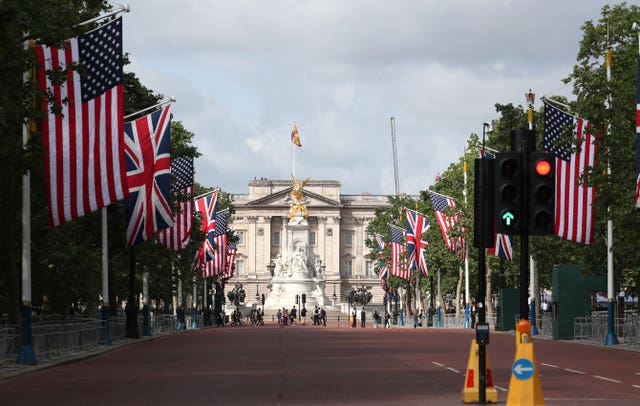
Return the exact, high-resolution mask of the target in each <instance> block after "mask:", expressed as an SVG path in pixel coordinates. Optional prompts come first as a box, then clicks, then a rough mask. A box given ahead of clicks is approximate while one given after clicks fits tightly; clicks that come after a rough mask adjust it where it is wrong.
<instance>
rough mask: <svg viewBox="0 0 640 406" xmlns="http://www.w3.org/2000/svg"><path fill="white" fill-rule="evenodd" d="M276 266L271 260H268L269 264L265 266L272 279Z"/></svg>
mask: <svg viewBox="0 0 640 406" xmlns="http://www.w3.org/2000/svg"><path fill="white" fill-rule="evenodd" d="M275 267H276V265H275V264H274V262H273V259H271V260H269V263H268V264H267V269H268V270H269V274H271V276H272V277H273V270H274V269H275Z"/></svg>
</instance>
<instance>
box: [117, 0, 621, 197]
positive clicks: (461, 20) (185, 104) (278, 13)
mask: <svg viewBox="0 0 640 406" xmlns="http://www.w3.org/2000/svg"><path fill="white" fill-rule="evenodd" d="M605 3H610V4H616V3H618V2H607V1H595V0H562V1H558V0H536V1H532V0H528V1H523V0H522V1H521V0H449V1H442V0H422V1H418V0H413V1H412V0H393V1H391V0H388V1H383V0H379V1H374V0H369V1H365V0H307V1H303V0H298V1H295V0H185V1H175V0H171V1H169V0H131V1H130V2H129V5H130V7H131V12H130V13H128V14H125V16H124V27H125V32H124V49H125V52H128V53H129V55H130V58H131V61H132V63H131V64H130V65H129V66H127V67H126V68H125V69H126V70H128V71H132V72H135V73H136V74H137V75H138V77H139V78H140V80H141V81H142V83H143V84H144V85H145V86H147V87H148V88H150V89H152V90H154V91H156V92H158V93H161V94H164V95H165V96H173V97H175V98H176V99H177V102H176V103H174V104H173V106H172V111H173V113H174V119H175V120H179V121H181V122H182V123H183V124H184V126H185V128H187V129H188V130H189V131H191V132H193V133H194V134H195V138H194V140H195V144H196V145H197V147H198V149H199V151H200V152H201V153H202V157H200V158H199V159H197V160H196V171H197V173H196V180H197V181H198V182H199V183H201V184H203V185H204V186H218V187H221V188H222V189H223V190H226V191H229V192H232V193H247V192H248V182H249V181H250V180H251V179H254V178H261V177H265V178H270V179H289V178H290V176H291V172H292V169H293V168H292V166H293V165H292V161H293V159H292V156H293V147H292V145H293V144H292V143H291V141H290V134H291V129H292V126H293V123H294V121H296V122H297V125H298V129H299V131H300V138H301V141H302V147H301V148H297V149H296V151H295V172H296V175H297V177H299V178H303V177H304V178H306V177H311V178H312V179H315V180H339V181H340V182H341V184H342V193H343V194H360V193H362V192H370V193H373V194H393V193H394V191H395V185H394V172H393V154H392V144H391V120H390V118H391V117H392V116H393V117H394V118H395V128H396V137H397V156H398V164H399V165H398V166H399V175H400V190H401V191H402V192H406V193H409V194H416V193H417V192H418V191H419V190H424V189H426V188H427V187H428V186H429V185H431V184H432V183H433V180H434V178H435V176H436V174H437V173H441V172H444V171H445V170H446V169H447V168H448V167H449V165H450V164H451V163H452V162H455V161H457V160H458V158H459V157H460V156H461V155H462V154H463V150H464V147H465V146H466V140H467V138H468V137H469V135H470V134H471V133H477V134H481V133H482V123H483V122H487V121H488V120H491V119H494V118H497V117H498V116H497V113H496V112H495V108H494V105H495V104H496V103H501V104H507V103H514V104H515V105H523V104H524V94H525V92H527V91H528V90H529V88H531V89H532V90H533V92H534V93H536V95H537V101H536V108H537V107H539V106H540V102H539V101H538V100H539V97H540V96H542V95H551V94H563V95H566V96H568V97H569V98H570V99H573V97H572V96H571V86H570V85H564V84H563V83H562V79H563V78H564V77H566V76H567V75H568V74H569V73H570V72H571V68H572V66H573V65H574V63H575V59H576V54H577V51H578V44H579V41H580V39H581V38H582V31H581V29H580V28H581V26H582V24H583V23H584V22H585V21H588V20H593V21H597V20H599V18H600V11H601V7H602V5H603V4H605Z"/></svg>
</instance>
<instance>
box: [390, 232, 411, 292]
mask: <svg viewBox="0 0 640 406" xmlns="http://www.w3.org/2000/svg"><path fill="white" fill-rule="evenodd" d="M389 229H390V231H391V268H390V269H389V273H390V274H391V275H395V276H397V277H399V278H403V279H407V280H408V279H409V276H410V275H409V269H407V267H406V264H405V263H404V259H403V258H402V254H404V252H405V251H406V249H405V245H404V229H403V228H400V227H396V226H394V225H389Z"/></svg>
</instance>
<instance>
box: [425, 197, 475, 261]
mask: <svg viewBox="0 0 640 406" xmlns="http://www.w3.org/2000/svg"><path fill="white" fill-rule="evenodd" d="M429 198H430V199H431V204H432V205H433V210H434V213H435V215H436V219H437V220H438V225H439V226H440V231H442V238H444V243H445V245H446V246H447V248H449V249H450V250H453V251H455V252H457V253H458V256H459V257H460V259H461V260H463V261H464V258H465V255H466V246H467V243H466V241H465V239H464V238H463V237H461V236H458V237H453V238H451V237H449V231H450V230H451V229H452V228H454V227H456V228H458V224H457V223H458V213H457V212H455V208H456V204H455V202H454V201H453V199H451V198H450V197H447V196H443V195H441V194H438V193H435V192H432V191H429ZM447 209H448V210H454V214H451V215H449V214H447V213H446V210H447ZM460 231H464V230H463V229H460Z"/></svg>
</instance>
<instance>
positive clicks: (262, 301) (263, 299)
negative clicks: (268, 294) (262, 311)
mask: <svg viewBox="0 0 640 406" xmlns="http://www.w3.org/2000/svg"><path fill="white" fill-rule="evenodd" d="M264 299H265V298H264V293H263V294H262V305H263V306H264Z"/></svg>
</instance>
